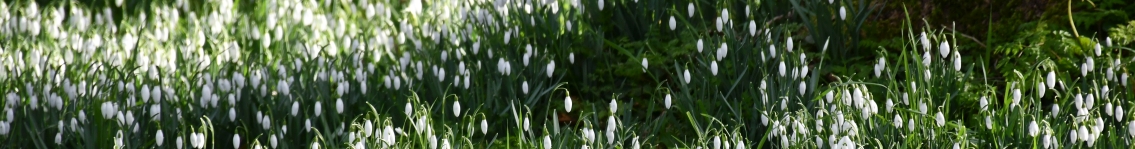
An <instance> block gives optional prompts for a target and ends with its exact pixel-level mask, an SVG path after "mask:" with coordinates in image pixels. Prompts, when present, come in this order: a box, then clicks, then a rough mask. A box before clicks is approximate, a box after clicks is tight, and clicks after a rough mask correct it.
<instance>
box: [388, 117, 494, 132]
mask: <svg viewBox="0 0 1135 149" xmlns="http://www.w3.org/2000/svg"><path fill="white" fill-rule="evenodd" d="M387 127H389V126H387ZM481 134H482V135H486V134H489V121H488V120H486V119H481Z"/></svg>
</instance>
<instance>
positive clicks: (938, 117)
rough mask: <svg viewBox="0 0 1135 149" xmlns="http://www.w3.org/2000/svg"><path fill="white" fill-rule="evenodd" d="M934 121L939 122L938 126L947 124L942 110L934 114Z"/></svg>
mask: <svg viewBox="0 0 1135 149" xmlns="http://www.w3.org/2000/svg"><path fill="white" fill-rule="evenodd" d="M934 121H936V122H937V124H938V127H942V126H944V125H946V116H945V115H942V112H938V114H934Z"/></svg>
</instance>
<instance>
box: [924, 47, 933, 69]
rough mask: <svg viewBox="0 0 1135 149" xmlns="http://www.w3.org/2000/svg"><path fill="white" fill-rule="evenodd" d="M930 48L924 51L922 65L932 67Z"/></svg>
mask: <svg viewBox="0 0 1135 149" xmlns="http://www.w3.org/2000/svg"><path fill="white" fill-rule="evenodd" d="M930 58H931V57H930V50H927V51H923V52H922V66H925V67H930V62H931V60H930Z"/></svg>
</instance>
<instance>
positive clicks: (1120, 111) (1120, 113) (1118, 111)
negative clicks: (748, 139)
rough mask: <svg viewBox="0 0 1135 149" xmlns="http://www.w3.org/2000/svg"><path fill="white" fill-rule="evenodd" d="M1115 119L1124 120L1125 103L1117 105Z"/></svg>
mask: <svg viewBox="0 0 1135 149" xmlns="http://www.w3.org/2000/svg"><path fill="white" fill-rule="evenodd" d="M1115 121H1120V122H1122V121H1123V105H1116V106H1115Z"/></svg>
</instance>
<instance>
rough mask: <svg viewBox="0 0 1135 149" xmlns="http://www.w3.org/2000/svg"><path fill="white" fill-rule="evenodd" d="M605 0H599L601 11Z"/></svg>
mask: <svg viewBox="0 0 1135 149" xmlns="http://www.w3.org/2000/svg"><path fill="white" fill-rule="evenodd" d="M603 3H605V2H603V0H599V11H603Z"/></svg>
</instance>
